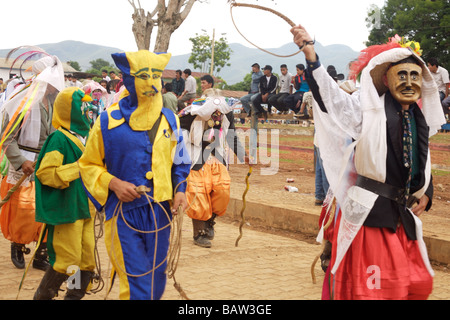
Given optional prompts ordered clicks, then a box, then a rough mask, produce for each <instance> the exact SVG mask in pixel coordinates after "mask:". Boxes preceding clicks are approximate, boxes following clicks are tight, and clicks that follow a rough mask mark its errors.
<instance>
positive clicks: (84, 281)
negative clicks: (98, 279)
mask: <svg viewBox="0 0 450 320" xmlns="http://www.w3.org/2000/svg"><path fill="white" fill-rule="evenodd" d="M78 275H79V276H80V283H79V287H78V288H73V289H67V293H66V296H65V297H64V300H81V299H83V297H84V295H85V294H86V291H87V288H88V286H89V284H90V283H91V280H92V279H93V277H94V272H92V271H84V270H79V271H78Z"/></svg>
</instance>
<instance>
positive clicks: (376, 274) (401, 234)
mask: <svg viewBox="0 0 450 320" xmlns="http://www.w3.org/2000/svg"><path fill="white" fill-rule="evenodd" d="M340 217H341V213H340V212H339V217H338V219H337V221H336V226H335V230H336V232H335V233H334V234H333V241H332V244H333V247H332V257H331V262H330V266H329V268H328V269H329V270H331V269H332V267H333V265H334V262H335V257H336V241H337V240H336V239H337V234H338V230H339V222H340ZM327 275H329V276H327V277H326V279H325V280H324V290H330V291H329V292H325V293H324V294H323V295H322V296H323V297H326V296H328V294H329V295H330V297H331V298H332V299H335V300H372V299H379V300H385V299H386V300H387V299H389V300H415V299H424V300H425V299H427V298H428V296H429V295H430V293H431V291H432V289H433V278H432V276H431V275H430V273H429V272H428V270H427V268H426V266H425V264H424V262H423V260H422V256H421V254H420V251H419V246H418V243H417V241H416V240H409V239H408V238H407V236H406V233H405V231H404V229H403V226H399V227H398V228H397V231H396V232H392V231H390V230H389V229H387V228H371V227H365V226H362V227H361V229H360V231H359V232H358V234H357V235H356V237H355V239H354V240H353V242H352V244H351V246H350V248H349V249H348V251H347V253H346V254H345V256H344V259H343V260H342V261H341V263H340V265H339V267H338V269H337V271H336V274H334V275H333V274H331V273H329V272H327ZM327 288H328V289H327Z"/></svg>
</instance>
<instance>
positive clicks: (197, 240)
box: [194, 233, 211, 248]
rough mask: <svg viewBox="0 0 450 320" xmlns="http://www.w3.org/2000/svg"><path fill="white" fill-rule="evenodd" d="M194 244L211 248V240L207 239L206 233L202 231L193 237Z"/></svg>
mask: <svg viewBox="0 0 450 320" xmlns="http://www.w3.org/2000/svg"><path fill="white" fill-rule="evenodd" d="M194 244H195V245H197V246H199V247H203V248H211V241H209V240H208V238H207V236H206V234H204V233H203V234H202V233H199V234H198V235H197V236H196V237H194Z"/></svg>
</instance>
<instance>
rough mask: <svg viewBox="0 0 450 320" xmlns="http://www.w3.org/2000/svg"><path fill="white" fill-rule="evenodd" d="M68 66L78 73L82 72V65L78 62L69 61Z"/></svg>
mask: <svg viewBox="0 0 450 320" xmlns="http://www.w3.org/2000/svg"><path fill="white" fill-rule="evenodd" d="M67 64H68V65H69V66H71V67H72V68H74V69H75V70H77V71H81V67H80V64H79V63H78V62H77V61H67Z"/></svg>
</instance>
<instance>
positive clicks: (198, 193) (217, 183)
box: [186, 159, 231, 221]
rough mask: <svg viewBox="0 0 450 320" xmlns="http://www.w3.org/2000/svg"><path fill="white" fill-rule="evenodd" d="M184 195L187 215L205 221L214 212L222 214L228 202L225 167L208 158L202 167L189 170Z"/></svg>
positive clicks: (228, 193) (227, 175)
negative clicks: (186, 202)
mask: <svg viewBox="0 0 450 320" xmlns="http://www.w3.org/2000/svg"><path fill="white" fill-rule="evenodd" d="M187 180H188V186H187V190H186V197H187V200H188V203H189V205H190V207H189V209H188V210H187V215H188V216H189V217H190V218H192V219H196V220H202V221H206V220H208V219H209V218H211V217H212V214H213V213H215V214H216V215H218V216H222V215H224V214H225V212H226V211H227V207H228V203H229V202H230V182H231V179H230V175H229V174H228V170H227V168H226V167H225V166H224V165H223V164H221V163H219V162H218V161H217V160H215V159H214V160H210V161H208V162H207V163H206V164H204V165H203V168H202V169H200V170H198V171H195V170H191V172H190V174H189V177H188V179H187Z"/></svg>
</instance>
